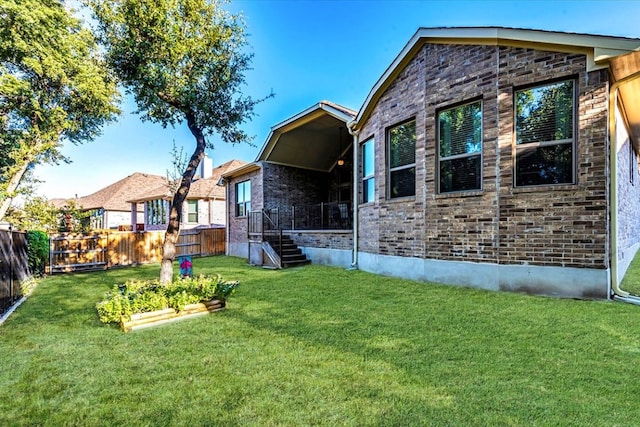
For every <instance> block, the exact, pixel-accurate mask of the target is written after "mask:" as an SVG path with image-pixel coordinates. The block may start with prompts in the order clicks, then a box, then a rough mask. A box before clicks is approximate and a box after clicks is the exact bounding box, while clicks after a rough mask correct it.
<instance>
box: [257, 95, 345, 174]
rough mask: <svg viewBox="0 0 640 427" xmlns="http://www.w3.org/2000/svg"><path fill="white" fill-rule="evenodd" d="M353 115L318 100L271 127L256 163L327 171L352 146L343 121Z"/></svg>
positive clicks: (336, 105)
mask: <svg viewBox="0 0 640 427" xmlns="http://www.w3.org/2000/svg"><path fill="white" fill-rule="evenodd" d="M355 116H356V112H355V111H354V110H351V109H349V108H347V107H343V106H341V105H339V104H335V103H333V102H329V101H320V102H319V103H317V104H315V105H313V106H311V107H309V108H307V109H306V110H303V111H301V112H300V113H298V114H295V115H294V116H292V117H290V118H288V119H286V120H284V121H283V122H280V123H278V124H277V125H275V126H273V127H272V128H271V132H270V133H269V136H268V137H267V140H266V142H265V144H264V145H263V147H262V149H261V150H260V153H259V154H258V156H257V158H256V162H258V161H267V162H270V163H276V164H280V165H286V166H293V167H297V168H303V169H311V170H317V171H322V172H328V171H330V170H331V169H332V168H333V167H334V166H335V164H336V161H337V160H338V158H340V157H341V156H343V155H344V153H345V152H346V151H347V150H348V148H349V147H350V146H351V137H350V136H349V132H348V130H347V127H346V124H347V123H348V122H350V121H351V120H353V119H354V118H355Z"/></svg>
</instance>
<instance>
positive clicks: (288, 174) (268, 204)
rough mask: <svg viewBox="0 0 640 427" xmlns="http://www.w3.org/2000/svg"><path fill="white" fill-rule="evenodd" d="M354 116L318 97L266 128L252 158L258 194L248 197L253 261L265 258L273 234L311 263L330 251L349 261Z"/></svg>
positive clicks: (250, 256) (353, 113) (251, 257)
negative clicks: (257, 169) (257, 166)
mask: <svg viewBox="0 0 640 427" xmlns="http://www.w3.org/2000/svg"><path fill="white" fill-rule="evenodd" d="M354 117H355V112H354V111H352V110H349V109H347V108H344V107H341V106H339V105H337V104H333V103H330V102H327V101H322V102H320V103H318V104H316V105H314V106H313V107H311V108H309V109H307V110H304V111H302V112H301V113H299V114H297V115H295V116H293V117H291V118H289V119H287V120H285V121H284V122H282V123H279V124H278V125H276V126H274V127H273V128H272V129H271V132H270V134H269V137H268V138H267V141H266V142H265V144H264V146H263V147H262V149H261V151H260V153H259V154H258V157H257V159H256V163H258V164H260V166H261V175H262V176H261V178H262V180H261V181H262V182H261V183H260V184H261V185H259V186H258V187H261V194H259V195H258V194H256V196H255V197H254V196H253V195H252V203H251V204H252V209H251V210H250V211H249V212H248V213H247V225H246V227H247V228H246V229H247V240H248V244H249V258H250V261H251V262H252V263H254V264H259V263H260V262H262V261H263V260H264V253H265V252H268V250H269V249H265V248H264V243H265V242H267V243H268V242H269V241H270V236H274V235H276V236H286V237H285V239H290V240H292V241H293V242H294V243H295V244H296V245H297V246H298V247H299V248H300V249H301V251H302V253H303V254H305V255H307V257H308V258H309V259H310V260H311V261H312V262H319V263H324V262H323V259H324V258H326V253H331V252H335V251H339V252H340V253H341V254H342V252H345V254H342V255H344V258H345V259H349V260H350V256H351V255H350V254H351V252H350V250H351V247H352V230H353V229H352V221H353V204H352V200H353V176H354V175H353V174H354V171H353V143H352V137H351V135H350V134H349V131H348V129H347V123H348V122H350V121H351V120H352V119H353V118H354ZM259 191H260V188H258V192H259ZM253 192H254V191H253V190H252V193H253ZM279 239H280V240H282V237H280V238H279ZM276 241H277V240H276ZM271 242H272V243H273V242H274V240H273V239H271ZM272 246H274V245H272ZM275 246H278V245H275ZM258 247H259V249H256V248H258ZM272 249H274V251H275V252H279V250H278V247H275V248H273V247H272ZM346 252H348V256H346ZM320 253H322V254H324V255H322V256H318V254H320ZM332 260H333V258H332ZM333 261H334V260H333ZM327 263H328V262H327Z"/></svg>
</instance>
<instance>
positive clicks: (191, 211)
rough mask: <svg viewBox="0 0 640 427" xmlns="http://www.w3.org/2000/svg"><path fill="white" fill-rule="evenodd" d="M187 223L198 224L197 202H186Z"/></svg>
mask: <svg viewBox="0 0 640 427" xmlns="http://www.w3.org/2000/svg"><path fill="white" fill-rule="evenodd" d="M187 222H191V223H197V222H198V201H197V200H187Z"/></svg>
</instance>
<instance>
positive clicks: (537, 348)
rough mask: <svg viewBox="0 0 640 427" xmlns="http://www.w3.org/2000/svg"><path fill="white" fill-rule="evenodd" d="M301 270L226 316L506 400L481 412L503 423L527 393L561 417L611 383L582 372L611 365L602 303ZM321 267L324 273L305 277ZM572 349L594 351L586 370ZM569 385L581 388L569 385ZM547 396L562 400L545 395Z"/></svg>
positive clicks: (458, 391)
mask: <svg viewBox="0 0 640 427" xmlns="http://www.w3.org/2000/svg"><path fill="white" fill-rule="evenodd" d="M304 268H305V269H307V270H306V271H305V272H303V270H300V271H293V270H289V271H283V272H279V273H278V274H274V275H273V276H272V281H271V282H262V283H260V282H259V281H255V282H249V283H246V284H245V287H244V289H243V291H242V293H241V294H240V296H239V297H238V305H239V306H240V307H238V308H232V309H231V310H230V311H229V312H228V313H227V315H228V316H230V317H231V318H235V319H238V320H239V321H242V322H245V323H246V324H249V325H251V326H252V327H254V328H256V329H259V330H268V331H271V332H272V333H274V334H276V335H277V336H288V337H290V338H292V339H294V340H296V341H298V342H301V343H308V344H309V345H310V346H311V348H320V349H323V348H326V349H331V350H335V351H338V352H339V353H341V354H345V355H346V354H348V355H351V356H352V357H353V358H355V359H356V360H362V361H369V362H371V363H372V364H373V365H376V364H378V365H379V364H382V365H387V366H393V367H394V368H393V369H392V371H393V372H396V374H397V375H398V377H397V379H396V380H395V381H396V382H397V384H399V385H400V386H401V387H403V386H406V385H409V384H420V385H421V386H423V387H425V388H428V389H429V390H431V393H432V395H439V396H442V397H446V401H447V402H448V404H452V405H454V406H455V405H456V404H460V405H462V406H464V407H465V408H466V409H469V408H476V409H477V408H478V407H482V406H483V405H487V406H489V407H490V406H491V402H492V401H500V402H501V405H500V407H496V408H493V409H492V411H491V412H490V413H487V414H486V415H487V416H491V414H493V415H497V416H498V417H499V419H500V420H501V422H506V420H507V419H508V414H509V411H511V412H513V411H512V410H513V408H516V407H518V406H521V404H522V402H523V401H528V402H531V403H530V405H531V410H536V411H538V410H539V411H540V412H541V413H543V412H545V411H548V412H549V414H550V415H551V416H552V417H556V416H557V417H556V418H555V419H557V420H561V417H560V415H559V414H561V413H562V412H563V411H564V410H565V409H566V408H565V409H563V405H564V404H565V403H566V402H567V401H572V400H574V399H575V400H577V401H578V400H579V399H581V397H580V396H582V394H583V393H586V394H589V395H596V394H597V393H598V390H601V389H602V387H606V386H607V380H606V379H604V378H603V379H601V380H600V379H593V378H592V377H591V376H590V375H587V372H586V371H585V370H584V369H587V370H588V371H589V372H590V373H592V372H600V371H602V372H606V360H605V359H606V358H604V359H603V358H602V357H600V356H601V354H602V352H606V348H608V346H609V345H611V344H612V343H611V337H607V336H604V335H602V333H601V332H599V331H598V329H597V328H596V329H594V327H593V326H594V323H593V322H594V320H595V319H592V318H591V315H593V313H594V310H599V311H604V312H612V311H615V309H616V307H611V306H610V305H609V304H607V303H601V302H593V301H573V300H558V299H552V298H542V297H531V296H526V295H520V294H505V293H498V292H489V291H484V290H477V289H469V288H462V287H453V286H446V285H435V284H428V283H416V282H411V281H404V280H397V279H390V278H386V277H382V276H375V275H370V274H367V273H364V272H357V271H355V272H347V271H340V270H338V269H330V270H325V271H326V273H327V274H326V276H325V275H323V274H322V273H323V272H322V270H321V269H322V268H323V267H314V266H307V267H304ZM314 268H318V271H317V272H313V271H312V272H311V273H310V274H309V272H310V270H311V269H314ZM245 293H246V298H245V297H244V296H243V295H245ZM230 307H234V303H232V304H231V305H230ZM593 307H597V308H593ZM567 319H569V320H567ZM589 325H591V326H589ZM541 337H544V339H541ZM576 354H584V355H587V356H586V357H585V358H584V359H581V360H584V361H588V363H589V366H591V367H587V366H586V365H585V366H584V367H583V366H578V367H577V369H566V368H567V367H569V366H572V365H574V364H575V363H576ZM590 355H592V356H593V357H591V356H590ZM581 363H582V362H581ZM365 366H369V365H366V364H365ZM369 367H371V366H369ZM557 378H563V381H561V382H558V381H557ZM500 384H511V385H510V386H509V387H501V386H500ZM562 384H565V385H566V384H573V385H574V386H575V389H574V390H565V388H564V386H563V387H561V385H562ZM581 387H582V388H581ZM545 388H546V389H545ZM549 395H552V396H555V398H552V399H551V400H549ZM574 395H575V396H574ZM579 395H580V396H579ZM396 397H397V396H396ZM463 401H465V403H462V402H463ZM414 403H415V402H414ZM536 405H540V407H539V408H538V407H536ZM410 406H411V405H410ZM510 408H511V409H510ZM447 412H448V413H449V415H450V416H454V417H456V416H457V415H452V414H453V412H455V411H453V410H448V411H447ZM503 416H504V418H501V417H503ZM481 417H482V416H481ZM558 417H559V418H558ZM400 419H401V417H400V418H398V420H400ZM467 421H468V419H467ZM493 421H494V422H495V421H496V420H495V419H494V420H493ZM522 421H523V422H524V419H523V420H522ZM585 421H587V420H586V419H585ZM449 422H451V419H450V420H449Z"/></svg>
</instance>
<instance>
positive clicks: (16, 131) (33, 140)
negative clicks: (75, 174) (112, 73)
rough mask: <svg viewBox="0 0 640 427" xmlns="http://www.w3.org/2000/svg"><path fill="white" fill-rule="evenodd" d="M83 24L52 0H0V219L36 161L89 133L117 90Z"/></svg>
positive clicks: (107, 113)
mask: <svg viewBox="0 0 640 427" xmlns="http://www.w3.org/2000/svg"><path fill="white" fill-rule="evenodd" d="M96 53H97V44H96V42H95V39H94V37H93V36H92V34H91V32H90V31H89V30H87V29H83V28H82V27H81V25H80V21H78V20H77V19H75V18H73V17H72V16H71V14H70V13H69V11H67V10H66V9H65V7H64V5H63V3H62V2H61V1H59V0H3V1H2V2H0V149H1V150H2V153H3V156H2V158H1V159H0V219H2V218H3V217H4V215H5V213H6V211H7V209H8V208H9V205H10V204H11V200H12V199H13V198H14V197H15V195H16V194H17V190H18V188H19V185H20V184H21V181H22V180H23V177H24V174H25V172H26V171H27V170H28V169H29V167H31V166H32V165H33V164H36V163H56V162H58V161H60V160H63V159H64V158H63V156H62V154H61V152H60V148H61V147H62V143H63V141H70V142H72V143H81V142H84V141H89V140H92V139H93V138H95V137H96V136H97V135H99V133H100V129H101V127H102V125H103V124H104V123H106V122H109V121H111V120H113V119H114V118H115V116H116V115H117V113H118V108H117V105H116V101H117V97H118V91H117V86H116V84H115V82H114V80H113V79H112V78H110V77H109V74H108V71H107V68H106V67H105V66H104V63H103V62H101V61H100V59H99V58H98V56H97V55H96Z"/></svg>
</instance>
